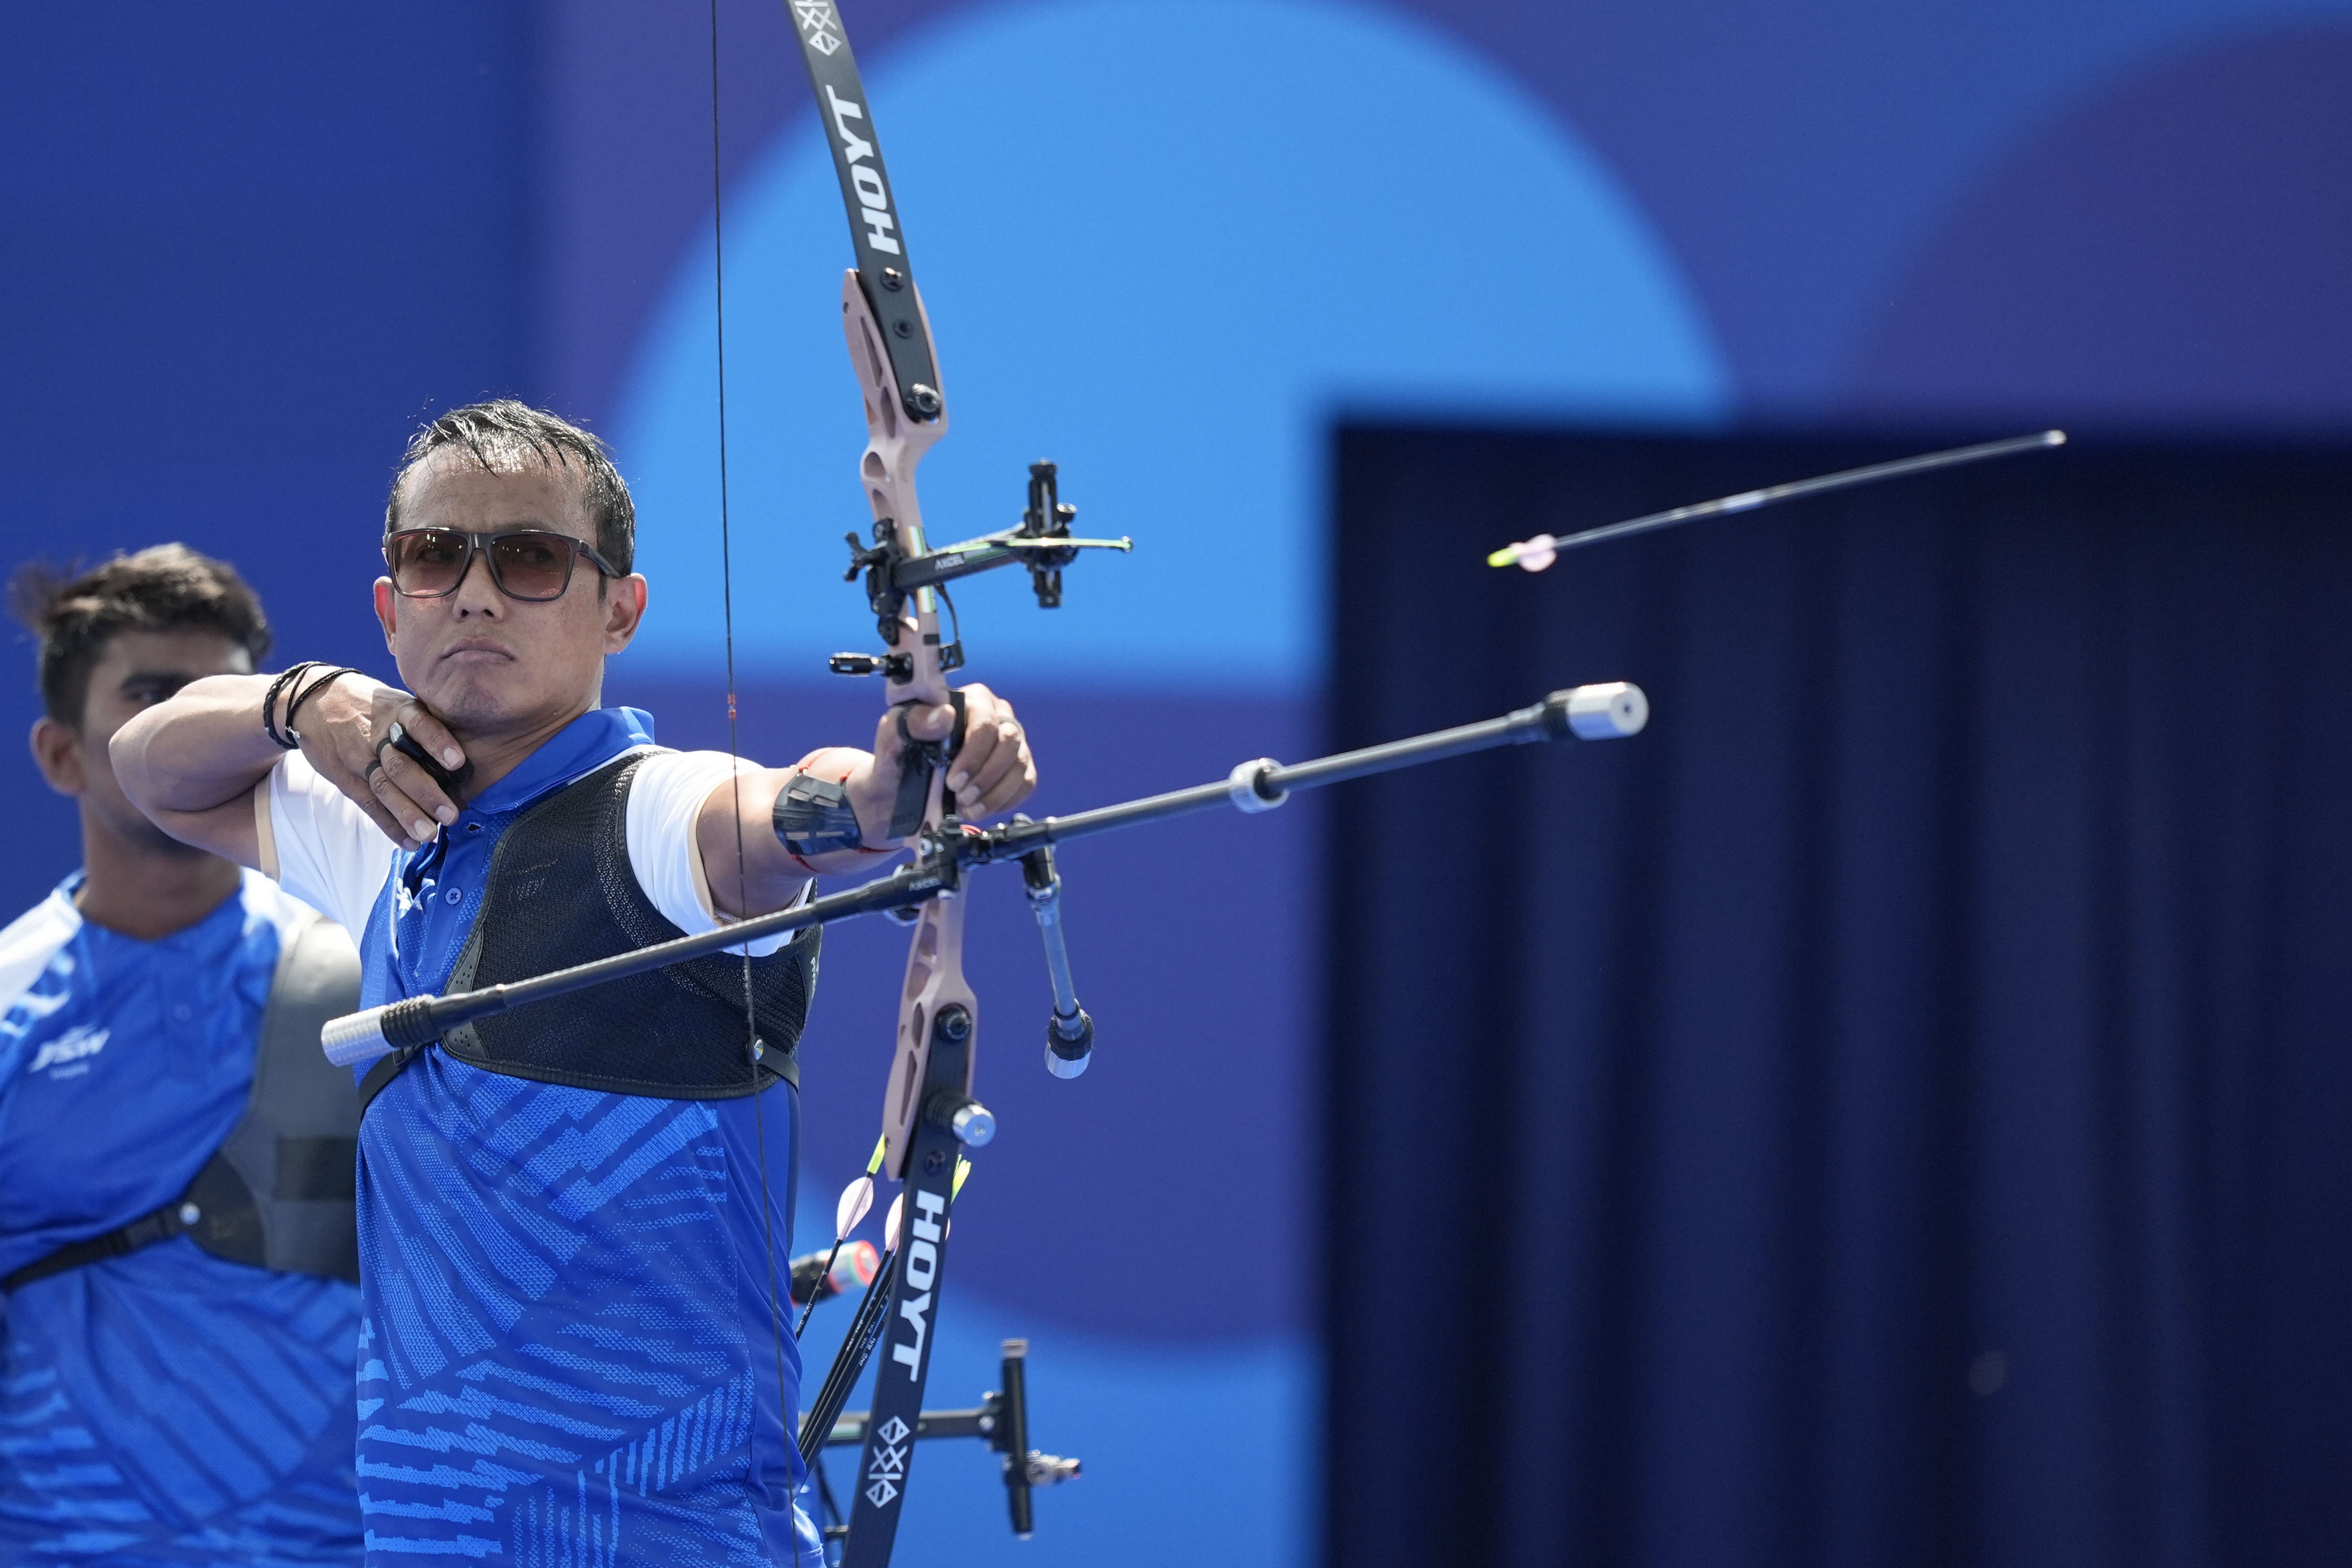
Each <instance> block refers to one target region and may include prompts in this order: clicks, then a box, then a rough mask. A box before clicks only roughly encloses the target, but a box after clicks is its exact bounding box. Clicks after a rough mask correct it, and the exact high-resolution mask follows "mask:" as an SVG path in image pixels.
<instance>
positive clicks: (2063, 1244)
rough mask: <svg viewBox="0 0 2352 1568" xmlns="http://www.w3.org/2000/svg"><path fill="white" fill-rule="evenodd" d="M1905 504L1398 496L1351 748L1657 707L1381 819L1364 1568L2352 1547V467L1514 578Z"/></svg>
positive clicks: (1705, 466)
mask: <svg viewBox="0 0 2352 1568" xmlns="http://www.w3.org/2000/svg"><path fill="white" fill-rule="evenodd" d="M1928 444H1930V443H1927V442H1922V443H1921V445H1923V446H1924V445H1928ZM1905 449H1906V447H1904V446H1895V445H1893V444H1891V443H1890V444H1876V443H1863V442H1854V443H1833V442H1829V441H1824V440H1814V441H1783V440H1774V439H1769V438H1737V439H1726V440H1721V441H1699V440H1680V439H1665V438H1627V439H1622V440H1619V439H1611V438H1606V437H1565V436H1561V437H1537V436H1523V437H1510V436H1503V435H1471V434H1464V433H1454V434H1437V433H1429V432H1411V433H1407V432H1396V431H1381V432H1360V433H1358V434H1356V435H1355V436H1354V437H1352V438H1350V439H1349V440H1348V441H1347V442H1346V444H1345V445H1344V447H1343V456H1342V462H1341V475H1340V483H1339V497H1340V507H1341V515H1342V518H1343V523H1342V532H1343V543H1344V544H1345V545H1346V546H1347V548H1346V550H1345V552H1344V553H1343V555H1342V557H1341V559H1342V561H1343V563H1345V565H1344V567H1343V585H1344V587H1345V588H1346V590H1347V592H1346V593H1345V594H1343V596H1342V600H1341V603H1342V605H1343V610H1342V633H1343V636H1344V637H1346V638H1347V640H1348V641H1349V646H1350V647H1351V648H1352V649H1354V650H1355V651H1356V652H1357V653H1358V655H1359V659H1360V667H1361V668H1362V669H1363V670H1364V671H1365V673H1366V674H1367V675H1368V676H1369V677H1370V679H1366V680H1364V681H1363V682H1361V683H1360V684H1353V685H1349V686H1344V687H1342V688H1340V689H1339V702H1338V705H1337V712H1338V717H1339V723H1340V726H1341V734H1340V736H1339V739H1340V740H1342V741H1343V742H1359V741H1367V740H1370V739H1372V738H1375V737H1380V736H1387V735H1392V734H1395V733H1397V732H1399V731H1412V730H1415V729H1420V728H1423V727H1426V726H1433V725H1436V724H1440V723H1444V722H1448V721H1458V720H1461V719H1465V718H1468V717H1470V716H1472V715H1474V714H1477V713H1483V712H1491V711H1494V710H1497V709H1500V708H1502V707H1504V706H1506V705H1507V704H1508V703H1510V702H1514V701H1517V700H1522V699H1523V698H1524V696H1525V695H1526V694H1527V693H1528V691H1529V690H1530V689H1539V688H1540V687H1541V686H1544V685H1553V684H1561V683H1565V682H1568V681H1571V680H1579V679H1593V678H1596V677H1605V676H1618V677H1626V678H1631V679H1635V680H1638V681H1640V682H1641V683H1643V685H1644V686H1645V687H1646V688H1647V689H1648V690H1649V692H1650V694H1651V697H1652V700H1653V701H1654V710H1653V718H1652V720H1651V723H1650V726H1649V728H1648V730H1647V731H1644V732H1643V734H1642V735H1641V736H1639V737H1638V738H1636V739H1634V740H1632V741H1627V742H1618V743H1616V744H1614V745H1612V746H1611V747H1610V748H1608V749H1606V750H1602V749H1601V748H1593V747H1575V748H1562V749H1559V750H1554V751H1550V752H1512V753H1509V754H1507V755H1504V756H1499V757H1489V758H1481V759H1471V760H1465V761H1463V762H1460V763H1450V764H1446V765H1445V767H1444V768H1442V769H1432V770H1430V771H1429V773H1427V774H1426V775H1425V776H1420V777H1412V778H1405V777H1399V778H1395V779H1391V780H1383V781H1378V782H1375V783H1372V784H1367V785H1365V786H1363V787H1362V788H1361V789H1360V790H1359V791H1358V792H1357V793H1355V794H1352V795H1349V794H1345V793H1343V794H1341V795H1337V796H1335V797H1334V802H1333V805H1334V810H1333V814H1332V818H1331V821H1332V827H1333V830H1334V842H1335V843H1341V844H1345V843H1352V842H1357V841H1360V840H1361V839H1363V838H1365V837H1368V836H1370V834H1373V833H1375V832H1378V831H1381V829H1383V828H1385V827H1386V826H1389V825H1390V824H1392V823H1394V822H1396V821H1398V820H1399V819H1401V818H1404V817H1407V816H1410V815H1412V814H1413V813H1414V812H1416V811H1417V810H1419V809H1421V808H1422V805H1423V800H1424V799H1425V797H1426V796H1427V795H1429V794H1430V793H1431V792H1432V791H1433V790H1437V789H1440V788H1443V789H1444V790H1445V791H1446V792H1447V793H1446V795H1445V796H1444V798H1445V800H1446V802H1447V806H1448V815H1447V818H1446V820H1447V821H1448V822H1449V823H1450V824H1460V825H1461V827H1460V830H1459V832H1458V833H1457V834H1456V835H1455V836H1454V837H1453V838H1451V839H1450V840H1449V842H1450V843H1451V844H1452V845H1453V846H1454V847H1456V850H1457V853H1456V855H1455V856H1453V857H1449V858H1440V859H1436V860H1434V861H1433V863H1432V864H1431V865H1430V866H1429V867H1428V868H1426V869H1425V870H1422V871H1420V872H1419V873H1418V874H1416V875H1414V876H1413V877H1412V878H1410V879H1399V878H1397V877H1395V876H1393V875H1392V874H1390V873H1389V871H1388V870H1387V868H1385V867H1384V866H1381V865H1380V864H1378V863H1374V862H1368V861H1361V860H1354V859H1349V858H1343V857H1338V856H1335V857H1334V858H1332V859H1331V860H1330V861H1329V862H1328V865H1329V868H1330V870H1331V873H1332V875H1331V880H1330V883H1329V887H1330V889H1331V891H1330V904H1329V908H1330V910H1331V915H1332V921H1333V924H1332V931H1331V936H1330V939H1329V941H1330V946H1329V949H1328V952H1330V954H1331V955H1332V959H1333V962H1332V963H1330V965H1329V968H1328V983H1329V990H1328V1017H1329V1019H1330V1030H1331V1032H1330V1036H1329V1038H1328V1042H1327V1047H1326V1055H1325V1058H1324V1060H1325V1081H1324V1085H1323V1088H1324V1089H1325V1092H1326V1095H1327V1105H1328V1112H1327V1115H1328V1121H1329V1123H1330V1125H1331V1126H1332V1127H1333V1129H1334V1131H1335V1136H1334V1137H1333V1138H1332V1139H1331V1140H1330V1142H1329V1144H1328V1148H1329V1151H1330V1155H1331V1158H1330V1159H1329V1161H1328V1163H1327V1165H1326V1167H1325V1171H1326V1190H1327V1192H1328V1194H1329V1203H1330V1205H1331V1224H1330V1228H1329V1231H1328V1238H1327V1251H1326V1255H1325V1256H1326V1261H1327V1266H1328V1276H1327V1295H1326V1300H1325V1310H1326V1316H1325V1322H1326V1328H1327V1332H1328V1344H1329V1346H1330V1353H1331V1358H1332V1359H1331V1367H1332V1381H1331V1385H1330V1405H1329V1407H1328V1409H1329V1421H1328V1428H1327V1431H1328V1448H1327V1455H1328V1474H1329V1476H1330V1478H1331V1489H1330V1493H1329V1504H1330V1507H1329V1511H1328V1515H1327V1521H1328V1529H1329V1531H1330V1534H1329V1542H1330V1551H1331V1561H1333V1562H1335V1563H1348V1564H1349V1565H1350V1568H1359V1565H1362V1568H1372V1565H1377V1564H1381V1563H1425V1562H1465V1563H1468V1562H1475V1563H1528V1564H1536V1563H1562V1562H1596V1563H1692V1564H1699V1563H1705V1564H1710V1565H1715V1564H1721V1565H1732V1564H1753V1565H1757V1568H1763V1565H1767V1564H1780V1563H1787V1564H1791V1565H1794V1564H1806V1565H1813V1564H1833V1563H1834V1564H1845V1563H1851V1564H1854V1565H1856V1568H1860V1565H1863V1564H1873V1565H1874V1564H1881V1563H1917V1562H1927V1563H2003V1564H2011V1563H2015V1564H2049V1565H2051V1568H2059V1565H2061V1564H2063V1565H2067V1568H2073V1565H2075V1564H2083V1563H2115V1564H2134V1565H2137V1564H2149V1563H2156V1564H2179V1565H2181V1568H2188V1565H2189V1564H2194V1563H2212V1562H2247V1563H2271V1562H2276V1563H2289V1562H2292V1563H2306V1562H2309V1563H2318V1562H2335V1561H2340V1560H2342V1559H2343V1558H2344V1556H2345V1555H2346V1552H2347V1549H2352V1493H2347V1490H2346V1489H2345V1488H2344V1487H2343V1486H2342V1485H2341V1483H2340V1479H2338V1478H2340V1476H2341V1475H2342V1474H2343V1473H2344V1470H2345V1468H2346V1466H2347V1463H2352V1347H2347V1341H2346V1338H2345V1336H2344V1334H2343V1332H2342V1323H2343V1321H2344V1318H2345V1315H2346V1313H2347V1312H2352V1243H2347V1237H2352V1224H2347V1209H2352V1203H2347V1193H2352V1142H2347V1139H2346V1138H2345V1136H2344V1131H2343V1130H2344V1128H2345V1127H2346V1126H2347V1124H2352V1057H2347V1053H2346V1052H2345V1050H2344V1049H2343V1034H2344V1028H2343V1019H2344V1016H2345V1014H2346V1010H2347V1006H2352V994H2347V979H2352V970H2347V965H2346V963H2345V962H2344V954H2345V952H2346V951H2347V943H2352V819H2347V814H2346V812H2345V810H2344V802H2345V800H2346V799H2347V796H2348V795H2352V744H2347V730H2346V727H2345V725H2344V723H2343V722H2342V717H2341V716H2342V715H2343V713H2344V712H2345V711H2346V710H2347V706H2352V624H2347V620H2346V617H2345V616H2344V614H2343V605H2344V603H2345V602H2346V598H2347V595H2352V531H2347V523H2352V454H2347V453H2346V452H2344V451H2341V450H2336V451H2298V450H2294V449H2284V450H2281V449H2270V450H2230V449H2220V450H2214V449H2198V448H2189V449H2179V448H2176V449H2170V450H2167V449H2161V448H2156V447H2104V448H2103V447H2098V446H2096V445H2094V444H2090V443H2084V444H2080V445H2077V446H2075V447H2070V448H2068V449H2067V450H2066V451H2065V452H2063V453H2060V454H2055V455H2049V456H2043V457H2037V458H2032V459H2028V460H2019V461H2015V462H2012V463H2010V464H2007V465H2002V466H1998V467H1988V468H1979V469H1975V470H1970V471H1965V472H1958V473H1953V474H1947V475H1943V476H1938V477H1937V478H1935V479H1928V480H1925V481H1919V482H1915V483H1913V484H1910V485H1906V486H1905V487H1902V488H1900V489H1895V488H1889V489H1882V490H1877V491H1870V492H1855V493H1853V494H1851V495H1848V496H1843V497H1839V498H1835V499H1834V500H1829V501H1823V502H1815V503H1811V504H1810V505H1809V506H1806V507H1803V508H1791V509H1790V510H1788V511H1785V512H1780V513H1767V514H1761V515H1759V516H1757V517H1754V518H1752V519H1749V520H1745V521H1727V522H1721V523H1713V524H1706V525H1700V526H1696V527H1693V528H1691V529H1688V530H1686V531H1683V532H1681V533H1678V534H1674V535H1667V536H1657V537H1653V538H1650V539H1647V540H1642V541H1633V542H1627V543H1626V544H1624V545H1622V546H1620V547H1617V548H1614V549H1612V550H1609V551H1594V552H1589V553H1587V554H1584V555H1582V556H1577V555H1571V556H1569V557H1567V558H1565V559H1564V560H1563V562H1562V563H1561V564H1560V565H1559V566H1558V567H1556V568H1554V569H1553V570H1552V571H1551V572H1550V573H1549V574H1548V575H1544V576H1536V577H1530V576H1527V575H1523V574H1518V573H1497V572H1490V571H1488V570H1487V569H1486V567H1484V566H1483V565H1481V564H1479V556H1480V553H1481V552H1483V551H1484V550H1485V549H1486V548H1488V547H1490V546H1491V545H1492V544H1493V543H1494V542H1496V533H1495V531H1494V530H1495V526H1496V525H1495V524H1494V523H1493V521H1491V520H1492V519H1494V518H1496V517H1504V518H1516V519H1517V520H1518V521H1517V522H1516V523H1515V524H1513V525H1512V531H1521V532H1525V531H1532V530H1535V529H1538V528H1542V529H1549V530H1550V531H1555V532H1560V531H1567V530H1569V529H1570V528H1574V527H1577V526H1581V525H1586V524H1590V523H1592V522H1596V521H1603V520H1605V519H1606V518H1607V517H1609V516H1610V515H1612V514H1622V513H1631V512H1638V511H1642V510H1648V509H1650V508H1652V507H1656V506H1662V505H1665V504H1670V503H1672V502H1675V501H1678V500H1687V499H1690V498H1691V497H1693V496H1697V495H1706V494H1708V493H1713V492H1717V491H1728V490H1732V489H1741V488H1745V487H1747V486H1749V485H1753V484H1756V483H1759V482H1766V481H1769V480H1773V479H1782V478H1790V477H1795V476H1798V475H1802V474H1805V473H1809V472H1817V471H1821V470H1823V469H1827V468H1836V467H1840V466H1843V465H1844V464H1846V463H1851V462H1854V461H1859V460H1865V459H1867V458H1874V457H1885V456H1892V455H1894V454H1895V453H1896V452H1899V451H1902V450H1905ZM1908 449H1913V450H1916V449H1917V448H1916V447H1910V448H1908ZM1436 1041H1443V1042H1444V1043H1445V1048H1444V1049H1443V1050H1433V1048H1432V1045H1433V1042H1436ZM1433 1260H1435V1262H1434V1263H1433Z"/></svg>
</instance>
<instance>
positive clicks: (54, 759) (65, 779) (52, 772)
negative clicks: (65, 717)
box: [30, 713, 89, 795]
mask: <svg viewBox="0 0 2352 1568" xmlns="http://www.w3.org/2000/svg"><path fill="white" fill-rule="evenodd" d="M30 739H31V741H32V743H33V765H34V766H36V767H37V768H39V769H40V770H41V776H42V777H43V778H45V779H47V781H48V783H49V787H50V788H51V789H53V790H55V791H57V792H58V794H59V795H80V794H81V793H82V791H84V790H86V789H88V788H89V769H88V768H86V767H84V766H83V765H82V755H81V737H80V736H79V735H78V734H76V733H74V731H71V730H68V729H67V728H66V727H65V726H64V725H63V724H60V723H58V721H56V720H55V719H52V718H50V717H49V716H48V715H47V714H46V713H44V714H42V715H41V716H40V717H39V718H38V719H36V720H34V721H33V733H32V735H31V737H30Z"/></svg>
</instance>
